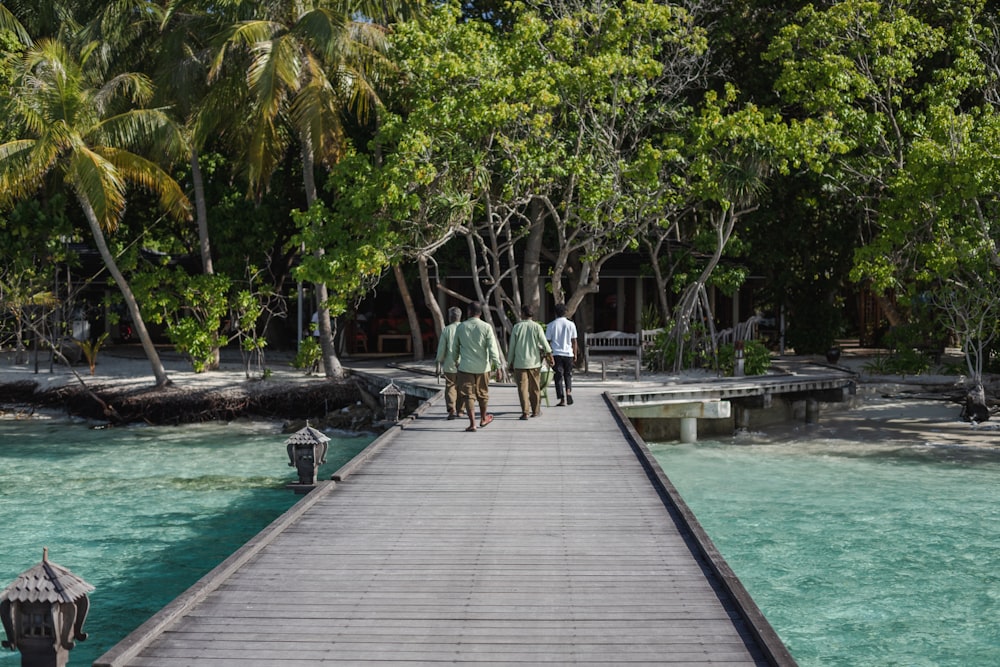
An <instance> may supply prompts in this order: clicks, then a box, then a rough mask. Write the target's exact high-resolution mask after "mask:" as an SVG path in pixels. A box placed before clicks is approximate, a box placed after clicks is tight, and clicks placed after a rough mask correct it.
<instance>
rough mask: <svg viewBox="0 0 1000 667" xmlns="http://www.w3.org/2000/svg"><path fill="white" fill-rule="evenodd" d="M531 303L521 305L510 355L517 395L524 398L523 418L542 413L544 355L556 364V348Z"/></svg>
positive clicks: (509, 349)
mask: <svg viewBox="0 0 1000 667" xmlns="http://www.w3.org/2000/svg"><path fill="white" fill-rule="evenodd" d="M534 316H535V313H534V311H533V310H532V308H531V306H529V305H528V304H524V305H523V306H521V321H520V322H518V323H517V324H515V325H514V328H513V330H511V332H510V347H509V348H508V350H507V357H508V358H509V359H510V368H511V370H512V371H513V372H514V381H515V382H516V383H517V397H518V399H519V400H520V401H521V419H527V418H528V410H529V409H530V410H531V416H532V417H537V416H538V415H540V414H542V406H541V403H542V382H541V379H542V358H543V357H544V358H545V359H548V361H549V365H550V366H551V365H552V347H551V346H550V345H549V341H547V340H545V329H543V328H542V325H541V324H539V323H538V322H535V321H534V320H533V319H532V318H533V317H534Z"/></svg>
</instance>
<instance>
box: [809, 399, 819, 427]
mask: <svg viewBox="0 0 1000 667" xmlns="http://www.w3.org/2000/svg"><path fill="white" fill-rule="evenodd" d="M806 423H807V424H818V423H819V401H817V400H816V399H815V398H807V399H806Z"/></svg>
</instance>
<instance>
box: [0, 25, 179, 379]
mask: <svg viewBox="0 0 1000 667" xmlns="http://www.w3.org/2000/svg"><path fill="white" fill-rule="evenodd" d="M92 75H93V70H91V69H90V68H88V63H87V58H86V55H84V56H82V57H77V56H75V55H74V54H72V53H70V51H69V50H68V49H67V48H66V46H65V45H64V44H62V43H60V42H58V41H52V40H42V41H40V42H38V43H37V44H36V45H35V46H34V47H33V48H31V49H30V50H29V51H28V52H27V54H26V55H25V57H24V58H23V60H22V61H21V62H20V64H19V66H18V79H17V82H16V85H15V90H14V94H13V95H12V98H11V99H10V100H9V110H8V114H7V118H8V122H9V123H10V124H11V126H12V127H11V131H12V132H13V133H14V134H13V135H11V136H16V137H18V138H17V139H14V140H13V141H9V142H7V143H5V144H2V145H0V203H3V202H10V201H12V200H15V199H21V198H27V197H31V196H33V195H34V194H35V193H36V192H37V191H38V190H39V189H40V187H41V186H42V184H43V182H44V181H45V179H46V178H47V177H48V176H50V175H58V176H61V177H62V182H63V183H64V184H65V186H66V187H67V188H68V189H69V191H70V192H72V194H73V195H74V196H75V198H76V201H77V203H79V205H80V207H81V209H82V210H83V213H84V216H85V217H86V219H87V223H88V225H89V227H90V231H91V234H92V235H93V237H94V243H95V245H96V246H97V250H98V252H99V253H100V255H101V258H102V259H103V260H104V265H105V267H106V268H107V269H108V272H109V273H110V274H111V276H112V278H113V279H114V281H115V283H116V284H117V285H118V289H119V290H120V291H121V293H122V297H123V298H124V301H125V305H126V307H127V308H128V312H129V315H130V316H131V318H132V322H133V324H134V326H135V330H136V333H137V335H138V336H139V339H140V341H141V342H142V347H143V350H144V351H145V353H146V356H147V358H148V359H149V361H150V364H151V365H152V368H153V375H154V377H155V379H156V385H157V386H163V385H166V384H168V383H169V379H168V378H167V374H166V371H165V370H164V368H163V364H162V363H161V362H160V357H159V355H158V354H157V352H156V348H155V347H154V346H153V342H152V339H151V338H150V336H149V332H148V331H147V329H146V326H145V323H144V322H143V319H142V316H141V315H140V313H139V305H138V303H137V302H136V299H135V296H134V295H133V293H132V290H131V288H130V287H129V284H128V282H127V281H126V280H125V277H124V275H123V274H122V272H121V270H120V269H119V268H118V265H117V263H116V261H115V257H114V255H112V253H111V251H110V250H109V248H108V244H107V241H106V240H105V237H104V233H105V232H106V231H107V232H113V231H114V230H115V229H116V228H117V226H118V223H119V221H120V220H121V217H122V215H123V214H124V211H125V204H126V190H127V187H128V186H129V185H138V186H140V187H143V188H145V189H147V190H150V191H152V192H154V193H156V194H157V195H158V196H159V201H160V205H161V206H162V207H163V208H164V210H165V211H167V212H168V213H169V214H171V215H173V216H176V217H178V218H182V219H185V218H189V217H190V215H189V209H190V204H189V202H188V200H187V198H186V197H185V196H184V193H183V192H182V191H181V189H180V187H179V186H178V185H177V183H176V182H175V181H174V180H173V179H172V178H171V177H170V176H169V175H168V174H167V173H166V172H165V171H164V170H163V169H162V168H161V167H160V166H158V165H157V164H156V163H154V162H153V161H151V160H149V159H146V158H144V157H142V156H141V155H139V154H138V153H137V152H135V151H136V150H138V149H139V148H142V147H147V146H151V145H152V144H153V143H154V142H155V141H156V140H160V141H161V142H162V143H161V144H160V149H161V151H163V152H165V153H166V154H171V153H172V150H173V151H176V150H179V149H180V139H179V135H178V134H177V133H176V132H175V131H173V125H172V124H171V123H170V121H169V119H168V118H167V116H166V115H165V114H164V113H163V112H161V111H159V110H155V109H143V108H141V104H143V103H144V101H145V100H148V99H149V97H150V95H151V92H152V90H151V88H152V86H151V84H150V82H149V80H148V79H147V78H146V77H143V76H141V75H137V74H119V75H116V76H114V77H111V78H110V79H108V80H106V81H103V80H100V77H94V76H92Z"/></svg>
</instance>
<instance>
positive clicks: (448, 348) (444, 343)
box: [436, 322, 458, 373]
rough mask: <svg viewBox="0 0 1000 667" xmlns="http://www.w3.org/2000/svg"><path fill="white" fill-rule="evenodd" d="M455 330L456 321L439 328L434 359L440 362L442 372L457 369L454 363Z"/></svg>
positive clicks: (450, 371) (456, 329)
mask: <svg viewBox="0 0 1000 667" xmlns="http://www.w3.org/2000/svg"><path fill="white" fill-rule="evenodd" d="M457 332H458V322H452V323H451V324H449V325H448V326H446V327H445V328H444V329H442V330H441V338H439V339H438V349H437V357H436V361H437V362H438V363H439V364H441V372H442V373H454V372H456V371H457V370H458V367H457V366H456V365H455V334H456V333H457Z"/></svg>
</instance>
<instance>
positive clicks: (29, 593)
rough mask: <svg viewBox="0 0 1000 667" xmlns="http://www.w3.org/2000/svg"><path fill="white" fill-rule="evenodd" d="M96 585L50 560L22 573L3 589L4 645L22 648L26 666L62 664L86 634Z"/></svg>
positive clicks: (0, 603) (0, 602)
mask: <svg viewBox="0 0 1000 667" xmlns="http://www.w3.org/2000/svg"><path fill="white" fill-rule="evenodd" d="M92 590H94V587H93V586H91V585H90V584H88V583H87V582H86V581H84V580H83V579H81V578H80V577H78V576H76V575H75V574H73V573H72V572H70V571H69V570H67V569H66V568H64V567H61V566H59V565H56V564H55V563H53V562H51V561H50V560H49V550H48V549H44V550H43V551H42V562H41V563H39V564H38V565H36V566H35V567H33V568H31V569H30V570H27V571H26V572H24V573H22V574H21V575H20V576H19V577H18V578H17V579H15V580H14V582H13V583H12V584H11V585H10V586H8V587H7V588H6V589H4V591H3V592H2V593H0V621H2V622H3V629H4V632H6V633H7V639H6V640H5V641H4V642H3V646H4V648H9V649H11V650H13V651H20V652H21V666H22V667H63V666H64V665H65V664H66V661H67V660H68V659H69V651H70V649H72V648H73V647H74V646H75V645H76V642H77V641H83V640H84V639H86V638H87V634H86V633H85V632H84V631H83V622H84V621H85V620H86V619H87V611H88V610H89V609H90V599H89V598H88V597H87V593H89V592H91V591H92Z"/></svg>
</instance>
